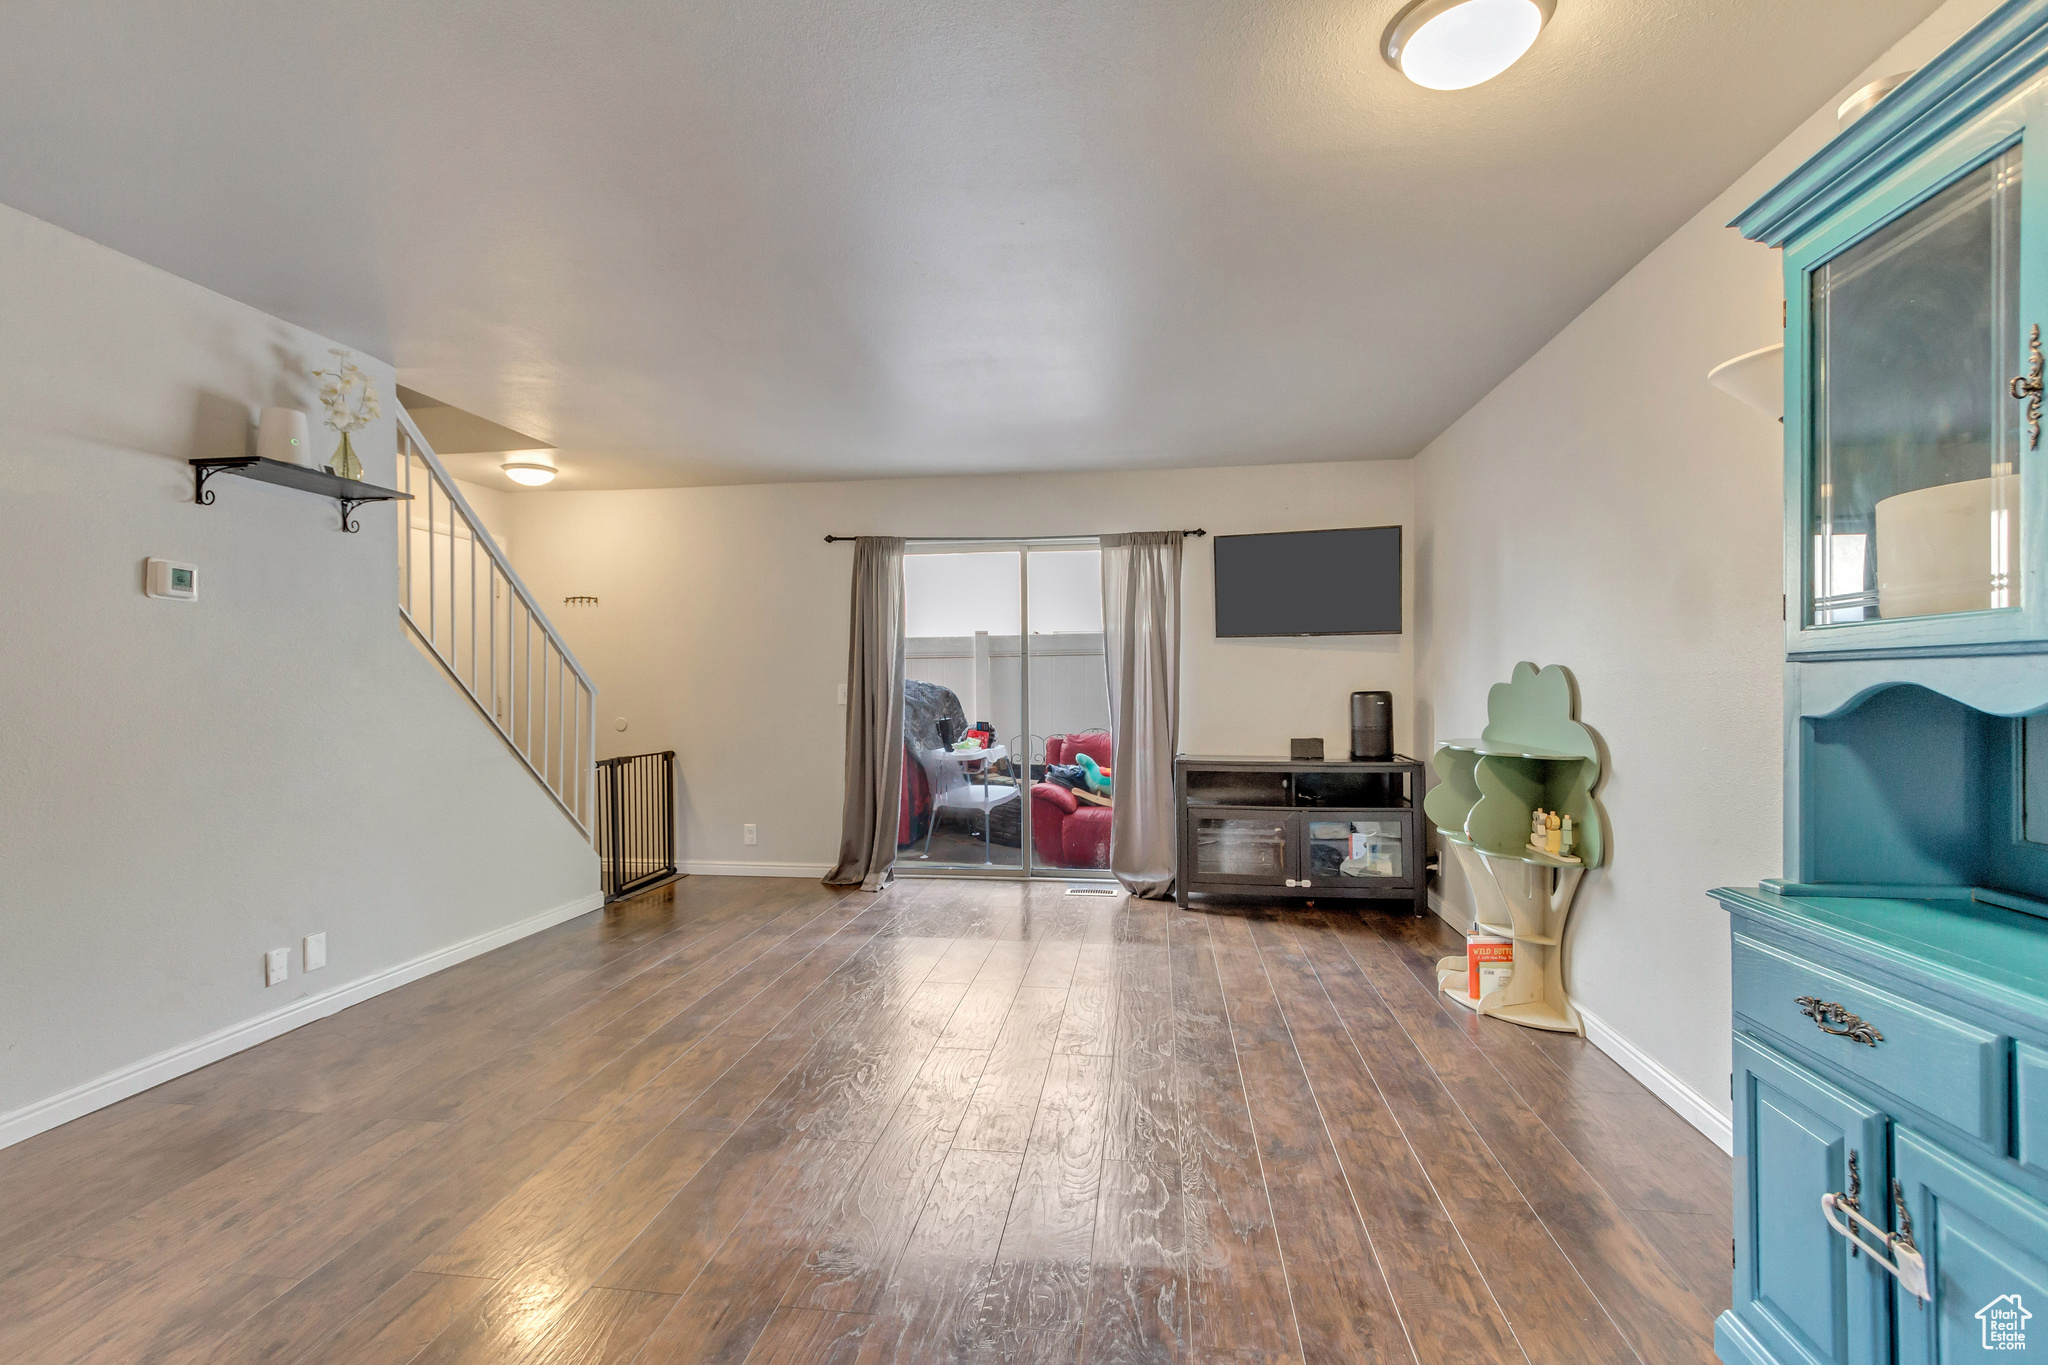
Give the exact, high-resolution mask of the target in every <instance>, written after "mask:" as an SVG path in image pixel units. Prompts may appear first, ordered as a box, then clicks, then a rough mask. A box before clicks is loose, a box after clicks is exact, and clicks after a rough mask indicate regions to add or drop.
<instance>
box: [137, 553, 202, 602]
mask: <svg viewBox="0 0 2048 1365" xmlns="http://www.w3.org/2000/svg"><path fill="white" fill-rule="evenodd" d="M144 591H146V592H147V593H148V594H149V595H150V596H151V597H168V598H170V599H171V600H172V601H173V602H196V601H198V600H199V570H198V569H197V568H196V567H195V566H193V565H191V564H174V563H172V562H171V561H170V560H168V559H152V560H150V561H149V585H148V587H147V588H145V589H144Z"/></svg>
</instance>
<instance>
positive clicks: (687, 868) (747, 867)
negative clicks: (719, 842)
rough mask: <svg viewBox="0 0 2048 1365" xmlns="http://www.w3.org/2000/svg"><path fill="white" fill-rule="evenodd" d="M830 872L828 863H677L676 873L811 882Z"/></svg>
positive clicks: (830, 867) (830, 868)
mask: <svg viewBox="0 0 2048 1365" xmlns="http://www.w3.org/2000/svg"><path fill="white" fill-rule="evenodd" d="M831 870H832V864H830V863H702V862H690V863H677V864H676V871H678V872H683V873H694V874H695V875H697V876H699V877H808V878H810V879H811V880H812V881H816V880H817V879H818V878H820V877H822V876H824V875H825V874H826V873H827V872H830V871H831Z"/></svg>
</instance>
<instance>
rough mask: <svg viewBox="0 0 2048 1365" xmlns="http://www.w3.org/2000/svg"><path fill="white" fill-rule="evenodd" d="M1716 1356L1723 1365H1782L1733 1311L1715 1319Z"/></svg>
mask: <svg viewBox="0 0 2048 1365" xmlns="http://www.w3.org/2000/svg"><path fill="white" fill-rule="evenodd" d="M1714 1354H1715V1355H1717V1356H1719V1357H1721V1362H1722V1365H1781V1362H1780V1361H1778V1360H1777V1358H1776V1357H1774V1356H1772V1355H1771V1353H1770V1352H1768V1351H1766V1350H1765V1349H1764V1344H1763V1343H1762V1342H1760V1341H1758V1340H1757V1339H1756V1333H1754V1332H1752V1331H1750V1330H1749V1327H1748V1326H1747V1325H1746V1324H1745V1323H1744V1322H1743V1321H1742V1319H1741V1318H1738V1317H1736V1316H1735V1312H1734V1310H1733V1309H1730V1310H1729V1311H1728V1312H1726V1313H1723V1314H1722V1315H1721V1316H1720V1317H1718V1318H1715V1319H1714Z"/></svg>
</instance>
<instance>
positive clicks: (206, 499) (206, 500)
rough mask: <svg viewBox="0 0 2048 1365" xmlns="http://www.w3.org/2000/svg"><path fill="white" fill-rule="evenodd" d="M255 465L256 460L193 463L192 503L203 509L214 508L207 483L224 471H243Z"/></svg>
mask: <svg viewBox="0 0 2048 1365" xmlns="http://www.w3.org/2000/svg"><path fill="white" fill-rule="evenodd" d="M254 463H256V462H255V461H254V460H194V461H192V501H194V502H196V503H198V504H199V505H200V506H201V507H211V506H213V492H212V490H210V489H208V488H207V486H206V481H207V480H208V479H210V478H212V477H213V476H214V475H216V474H218V473H220V472H221V471H222V470H224V469H241V468H244V467H246V466H248V465H252V464H254Z"/></svg>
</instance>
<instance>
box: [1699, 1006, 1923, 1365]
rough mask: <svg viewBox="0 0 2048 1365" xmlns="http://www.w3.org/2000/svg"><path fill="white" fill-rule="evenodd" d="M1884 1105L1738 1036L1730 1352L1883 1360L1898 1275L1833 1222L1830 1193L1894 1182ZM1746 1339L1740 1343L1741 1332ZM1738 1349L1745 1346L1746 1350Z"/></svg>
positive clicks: (1726, 1331) (1833, 1363)
mask: <svg viewBox="0 0 2048 1365" xmlns="http://www.w3.org/2000/svg"><path fill="white" fill-rule="evenodd" d="M1889 1170H1890V1166H1889V1163H1888V1161H1887V1159H1886V1140H1885V1116H1884V1114H1883V1112H1882V1111H1880V1110H1878V1109H1877V1108H1875V1107H1873V1106H1871V1105H1869V1104H1866V1103H1864V1102H1863V1101H1861V1100H1859V1099H1857V1098H1856V1097H1855V1096H1854V1095H1851V1094H1849V1093H1848V1092H1847V1091H1845V1090H1842V1089H1840V1088H1838V1087H1836V1086H1833V1085H1830V1084H1829V1083H1828V1082H1826V1081H1824V1080H1822V1079H1821V1078H1820V1077H1819V1076H1817V1075H1815V1074H1814V1073H1813V1072H1811V1071H1808V1070H1807V1069H1806V1068H1804V1067H1802V1066H1799V1065H1798V1064H1797V1063H1795V1062H1792V1061H1790V1060H1789V1059H1787V1058H1785V1057H1783V1056H1781V1055H1780V1054H1779V1053H1777V1052H1775V1051H1773V1050H1772V1049H1770V1048H1768V1047H1765V1046H1763V1045H1762V1044H1760V1043H1757V1042H1755V1041H1753V1040H1751V1039H1748V1038H1743V1037H1737V1038H1736V1040H1735V1177H1736V1179H1735V1187H1736V1189H1737V1191H1739V1195H1738V1198H1739V1201H1740V1202H1739V1203H1738V1205H1737V1207H1736V1211H1735V1219H1736V1224H1737V1227H1738V1235H1737V1237H1736V1243H1735V1245H1736V1257H1735V1307H1734V1313H1733V1316H1734V1318H1735V1321H1734V1322H1732V1323H1729V1324H1727V1325H1725V1326H1724V1327H1723V1329H1722V1330H1721V1332H1720V1334H1719V1335H1720V1337H1721V1342H1720V1345H1721V1348H1722V1358H1723V1359H1768V1360H1778V1361H1787V1362H1792V1361H1797V1362H1802V1363H1804V1362H1812V1363H1813V1365H1879V1362H1881V1361H1883V1360H1885V1359H1886V1358H1887V1355H1888V1349H1889V1345H1890V1328H1889V1319H1890V1297H1891V1296H1890V1280H1889V1278H1888V1277H1887V1276H1886V1275H1885V1273H1884V1272H1883V1271H1882V1270H1880V1269H1878V1267H1877V1265H1876V1263H1875V1262H1874V1261H1872V1260H1871V1259H1870V1258H1869V1257H1867V1256H1862V1255H1856V1256H1851V1255H1850V1250H1851V1248H1850V1247H1849V1244H1848V1243H1847V1242H1846V1241H1844V1240H1843V1239H1842V1238H1841V1237H1839V1236H1837V1235H1836V1234H1835V1231H1834V1229H1832V1228H1830V1227H1829V1226H1828V1221H1827V1218H1826V1217H1825V1216H1824V1215H1823V1213H1822V1211H1821V1206H1820V1197H1821V1195H1823V1194H1825V1193H1827V1192H1829V1191H1838V1192H1840V1193H1842V1194H1845V1195H1848V1196H1849V1197H1852V1198H1856V1199H1858V1200H1859V1201H1863V1200H1864V1196H1865V1192H1866V1191H1872V1192H1875V1196H1876V1199H1877V1200H1878V1201H1882V1200H1883V1198H1884V1197H1885V1191H1886V1190H1887V1189H1888V1183H1887V1182H1888V1180H1889ZM1731 1337H1733V1338H1736V1339H1739V1341H1740V1345H1739V1346H1738V1345H1736V1344H1735V1342H1734V1341H1731ZM1735 1352H1739V1353H1735Z"/></svg>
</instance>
